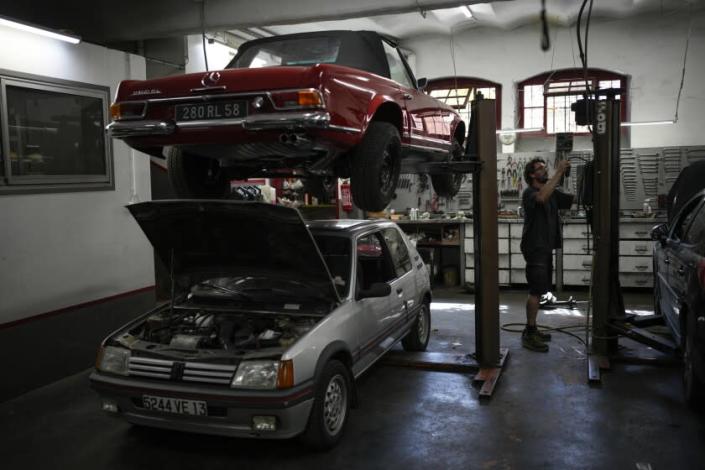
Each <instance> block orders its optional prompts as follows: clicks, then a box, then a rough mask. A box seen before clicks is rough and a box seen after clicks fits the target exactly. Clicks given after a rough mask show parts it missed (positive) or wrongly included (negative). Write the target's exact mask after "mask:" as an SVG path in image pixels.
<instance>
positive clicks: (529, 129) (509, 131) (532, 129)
mask: <svg viewBox="0 0 705 470" xmlns="http://www.w3.org/2000/svg"><path fill="white" fill-rule="evenodd" d="M542 130H543V127H527V128H524V129H497V134H500V135H502V134H519V133H521V132H538V131H542Z"/></svg>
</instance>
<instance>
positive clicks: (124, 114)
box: [110, 101, 147, 121]
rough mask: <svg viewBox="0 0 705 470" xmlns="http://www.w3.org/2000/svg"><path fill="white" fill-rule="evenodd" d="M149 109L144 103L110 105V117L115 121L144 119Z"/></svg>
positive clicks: (132, 102)
mask: <svg viewBox="0 0 705 470" xmlns="http://www.w3.org/2000/svg"><path fill="white" fill-rule="evenodd" d="M146 108H147V103H145V102H144V101H131V102H126V103H113V104H112V105H110V116H111V117H112V118H113V121H122V120H125V119H142V118H143V117H144V114H145V110H146Z"/></svg>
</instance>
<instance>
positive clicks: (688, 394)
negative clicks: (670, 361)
mask: <svg viewBox="0 0 705 470" xmlns="http://www.w3.org/2000/svg"><path fill="white" fill-rule="evenodd" d="M691 324H692V325H691ZM694 328H695V322H694V321H690V322H689V324H688V327H687V328H686V331H685V334H684V336H685V339H684V343H685V344H684V345H683V395H684V398H685V401H686V403H687V404H688V405H689V406H691V407H692V408H695V409H698V410H702V409H704V408H705V383H703V382H702V380H700V378H699V377H698V374H697V372H696V367H695V365H696V362H697V358H696V357H695V355H696V354H697V352H696V349H695V329H694Z"/></svg>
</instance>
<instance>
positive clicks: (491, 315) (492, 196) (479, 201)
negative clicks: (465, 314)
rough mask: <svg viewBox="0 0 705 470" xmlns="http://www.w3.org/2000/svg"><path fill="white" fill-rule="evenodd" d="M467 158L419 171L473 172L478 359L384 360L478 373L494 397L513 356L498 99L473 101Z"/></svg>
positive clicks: (427, 356)
mask: <svg viewBox="0 0 705 470" xmlns="http://www.w3.org/2000/svg"><path fill="white" fill-rule="evenodd" d="M471 106H472V108H471V109H472V114H471V116H472V119H471V121H470V125H469V126H468V127H469V128H468V139H467V142H466V145H465V159H464V160H463V161H461V162H438V163H427V164H424V165H423V166H421V167H420V168H419V169H420V171H422V172H425V173H429V174H447V173H470V174H472V187H473V201H472V203H473V236H474V248H475V266H474V267H475V347H476V350H475V360H474V361H473V360H471V359H469V356H470V355H458V354H441V353H412V354H409V353H396V352H394V351H390V353H388V354H387V355H386V357H385V359H383V362H384V363H386V364H389V365H397V366H409V367H416V368H421V369H430V370H438V371H456V372H473V371H475V372H476V374H475V377H474V380H475V381H476V382H482V386H481V388H480V392H479V395H480V396H481V397H489V396H491V395H492V393H493V391H494V387H495V385H496V384H497V381H498V380H499V377H500V374H501V371H502V367H503V366H504V363H505V360H506V358H507V356H508V355H509V351H508V349H506V348H500V345H499V266H498V259H499V257H498V239H497V135H496V131H497V128H496V124H495V123H496V122H497V121H496V118H495V101H494V100H485V99H477V100H475V101H473V102H472V105H471Z"/></svg>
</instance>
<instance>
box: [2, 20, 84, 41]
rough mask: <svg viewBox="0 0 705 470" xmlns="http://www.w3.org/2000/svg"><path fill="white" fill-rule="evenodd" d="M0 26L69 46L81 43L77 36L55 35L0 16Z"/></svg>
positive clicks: (44, 29)
mask: <svg viewBox="0 0 705 470" xmlns="http://www.w3.org/2000/svg"><path fill="white" fill-rule="evenodd" d="M0 26H7V27H8V28H14V29H19V30H20V31H27V32H29V33H34V34H39V35H40V36H46V37H49V38H52V39H58V40H60V41H66V42H70V43H71V44H78V43H79V42H81V38H79V37H78V36H71V35H68V34H62V33H57V32H56V31H52V30H51V29H47V28H43V27H39V26H32V25H29V24H26V23H18V22H17V21H14V20H10V19H7V18H3V17H1V16H0Z"/></svg>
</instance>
